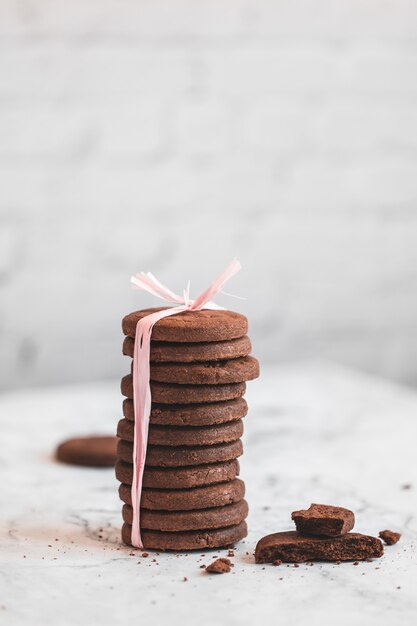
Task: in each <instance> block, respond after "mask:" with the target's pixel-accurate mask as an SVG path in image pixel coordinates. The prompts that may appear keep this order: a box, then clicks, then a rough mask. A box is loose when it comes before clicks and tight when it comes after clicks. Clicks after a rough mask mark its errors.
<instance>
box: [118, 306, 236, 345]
mask: <svg viewBox="0 0 417 626" xmlns="http://www.w3.org/2000/svg"><path fill="white" fill-rule="evenodd" d="M166 308H169V307H156V308H150V309H143V310H142V311H134V312H133V313H129V315H126V317H124V318H123V320H122V329H123V333H124V334H125V335H129V336H130V337H134V336H135V334H136V324H137V323H138V321H139V320H140V319H142V318H143V317H145V316H146V315H150V314H151V313H156V311H161V310H163V309H166ZM247 332H248V320H247V319H246V317H245V316H244V315H241V314H240V313H235V312H234V311H223V310H222V311H212V310H210V309H203V310H202V311H184V312H183V313H177V314H176V315H171V316H170V317H165V318H163V319H161V320H159V321H158V322H157V323H156V324H155V326H154V327H153V330H152V340H153V341H174V342H179V343H183V342H184V343H195V342H203V343H204V342H207V341H229V340H230V339H237V338H238V337H243V336H244V335H246V334H247Z"/></svg>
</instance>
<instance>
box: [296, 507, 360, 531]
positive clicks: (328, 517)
mask: <svg viewBox="0 0 417 626" xmlns="http://www.w3.org/2000/svg"><path fill="white" fill-rule="evenodd" d="M291 517H292V519H293V521H294V523H295V526H296V528H297V530H298V532H299V533H301V534H302V535H321V536H323V537H337V536H338V535H345V534H346V533H348V532H349V531H350V530H352V528H353V527H354V525H355V516H354V514H353V512H352V511H349V509H344V508H343V507H341V506H329V505H327V504H311V505H310V508H308V509H305V510H304V509H303V510H301V511H294V512H293V513H291Z"/></svg>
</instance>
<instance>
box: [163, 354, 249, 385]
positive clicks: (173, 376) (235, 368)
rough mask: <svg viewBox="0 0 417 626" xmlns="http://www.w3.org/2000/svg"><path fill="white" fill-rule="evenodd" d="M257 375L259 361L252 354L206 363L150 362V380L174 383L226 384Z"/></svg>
mask: <svg viewBox="0 0 417 626" xmlns="http://www.w3.org/2000/svg"><path fill="white" fill-rule="evenodd" d="M258 376H259V363H258V361H257V359H255V358H254V357H253V356H245V357H241V358H239V359H229V360H228V361H210V362H206V363H152V364H151V380H153V381H155V382H159V383H175V384H176V385H227V384H229V383H243V382H245V381H247V380H253V379H254V378H258Z"/></svg>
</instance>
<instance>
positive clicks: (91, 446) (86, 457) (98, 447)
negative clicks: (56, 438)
mask: <svg viewBox="0 0 417 626" xmlns="http://www.w3.org/2000/svg"><path fill="white" fill-rule="evenodd" d="M117 441H118V439H117V437H113V436H111V437H110V436H95V437H77V438H76V439H68V440H67V441H64V442H63V443H61V444H60V445H59V446H58V448H57V450H56V458H57V460H58V461H61V462H62V463H70V464H71V465H86V466H89V467H113V466H114V464H115V462H116V449H117Z"/></svg>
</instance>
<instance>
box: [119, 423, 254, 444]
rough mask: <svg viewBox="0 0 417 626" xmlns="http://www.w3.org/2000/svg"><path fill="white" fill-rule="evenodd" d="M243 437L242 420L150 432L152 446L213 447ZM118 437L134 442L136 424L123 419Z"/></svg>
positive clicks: (157, 427) (160, 428) (156, 428)
mask: <svg viewBox="0 0 417 626" xmlns="http://www.w3.org/2000/svg"><path fill="white" fill-rule="evenodd" d="M242 435H243V422H242V420H234V421H233V422H226V423H225V424H218V425H217V426H194V427H193V426H188V427H187V426H155V425H151V426H150V427H149V431H148V445H151V446H211V445H215V444H218V443H228V442H229V441H236V440H237V439H240V438H241V436H242ZM117 436H118V437H120V438H121V439H124V440H125V441H133V436H134V422H131V421H129V420H127V419H121V420H120V421H119V423H118V425H117Z"/></svg>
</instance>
